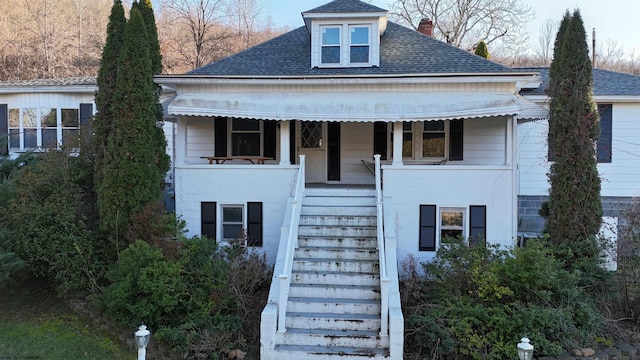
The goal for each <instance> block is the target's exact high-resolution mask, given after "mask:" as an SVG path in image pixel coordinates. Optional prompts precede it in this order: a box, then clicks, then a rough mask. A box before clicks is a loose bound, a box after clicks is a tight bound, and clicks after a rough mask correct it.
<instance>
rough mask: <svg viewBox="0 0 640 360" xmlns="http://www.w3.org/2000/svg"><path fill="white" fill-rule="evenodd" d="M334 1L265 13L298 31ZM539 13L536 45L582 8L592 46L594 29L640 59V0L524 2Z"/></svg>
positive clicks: (276, 5) (308, 0) (376, 1)
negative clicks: (552, 24) (305, 18)
mask: <svg viewBox="0 0 640 360" xmlns="http://www.w3.org/2000/svg"><path fill="white" fill-rule="evenodd" d="M329 1H330V0H265V3H266V8H265V13H266V15H268V16H271V19H272V21H273V23H274V25H277V26H289V27H291V28H297V27H299V26H302V25H303V22H302V16H301V15H300V13H301V12H303V11H306V10H311V9H313V8H315V7H317V6H320V5H322V4H325V3H327V2H329ZM521 1H522V2H523V3H524V4H526V5H529V6H530V7H531V8H532V9H533V11H534V12H535V18H534V19H533V20H532V21H531V23H529V25H528V26H527V28H528V31H529V37H530V40H531V43H532V44H537V41H538V36H539V34H540V28H541V26H542V25H543V24H544V22H545V21H546V20H547V19H551V20H554V21H557V22H559V21H560V20H562V16H563V15H564V12H565V11H566V10H567V9H568V10H569V11H571V12H573V10H574V9H576V8H579V9H580V14H581V15H582V18H583V21H584V26H585V30H586V32H587V35H588V41H587V42H588V43H589V45H591V41H592V39H591V33H592V29H593V28H595V29H596V41H597V44H596V48H599V47H600V46H601V44H602V43H603V42H604V41H605V40H606V39H611V40H614V41H617V42H618V43H619V44H620V45H622V46H623V47H624V50H625V53H626V55H629V54H630V53H631V52H635V54H636V55H637V56H640V19H639V18H638V14H640V1H639V0H605V1H603V0H521ZM391 2H392V1H391V0H373V1H372V4H373V5H376V6H378V7H381V8H383V9H389V7H390V6H389V5H388V4H390V3H391Z"/></svg>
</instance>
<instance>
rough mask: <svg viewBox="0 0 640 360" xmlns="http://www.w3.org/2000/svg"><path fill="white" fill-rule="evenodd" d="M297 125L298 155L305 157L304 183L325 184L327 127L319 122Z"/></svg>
mask: <svg viewBox="0 0 640 360" xmlns="http://www.w3.org/2000/svg"><path fill="white" fill-rule="evenodd" d="M298 123H299V124H300V126H298V128H299V129H300V130H299V131H298V139H297V140H298V141H297V143H298V144H299V145H298V154H300V155H306V157H305V166H306V171H305V177H306V182H307V183H324V182H327V125H326V123H324V122H320V121H300V122H298Z"/></svg>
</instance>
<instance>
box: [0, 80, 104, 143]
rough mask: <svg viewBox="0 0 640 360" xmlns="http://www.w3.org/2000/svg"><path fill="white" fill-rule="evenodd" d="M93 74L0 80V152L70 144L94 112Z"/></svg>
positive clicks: (95, 88)
mask: <svg viewBox="0 0 640 360" xmlns="http://www.w3.org/2000/svg"><path fill="white" fill-rule="evenodd" d="M96 90H97V86H96V80H95V78H94V77H82V78H65V79H38V80H17V81H3V82H0V136H2V137H3V138H4V139H7V140H8V142H3V143H1V145H2V148H0V153H2V154H10V155H14V154H17V153H20V152H23V151H27V150H35V151H38V150H43V149H48V148H57V147H59V146H61V145H64V144H66V143H71V141H72V140H73V138H75V136H76V135H77V132H78V129H79V128H80V126H81V124H86V123H88V121H89V119H90V118H91V117H92V116H93V114H94V108H95V106H94V101H93V98H94V96H95V92H96Z"/></svg>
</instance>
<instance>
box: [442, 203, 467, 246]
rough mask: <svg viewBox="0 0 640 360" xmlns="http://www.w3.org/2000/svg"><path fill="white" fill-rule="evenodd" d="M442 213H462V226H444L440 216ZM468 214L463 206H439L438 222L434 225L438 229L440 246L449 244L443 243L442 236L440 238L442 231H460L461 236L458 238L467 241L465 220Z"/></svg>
mask: <svg viewBox="0 0 640 360" xmlns="http://www.w3.org/2000/svg"><path fill="white" fill-rule="evenodd" d="M444 212H460V213H462V226H444V225H443V223H442V221H443V216H442V214H443V213H444ZM468 213H469V210H468V208H467V207H464V206H440V207H438V222H437V223H436V225H437V227H438V232H437V235H438V242H439V243H440V245H447V244H449V243H447V242H443V241H442V240H443V238H444V237H443V236H442V231H443V230H460V231H461V234H460V236H461V237H462V238H463V239H465V241H468V239H467V237H468V231H467V225H469V224H468V222H469V221H468V219H467V215H468Z"/></svg>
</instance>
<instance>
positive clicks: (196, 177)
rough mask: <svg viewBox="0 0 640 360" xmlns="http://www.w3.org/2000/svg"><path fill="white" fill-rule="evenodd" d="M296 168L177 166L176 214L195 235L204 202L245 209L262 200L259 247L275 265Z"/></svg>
mask: <svg viewBox="0 0 640 360" xmlns="http://www.w3.org/2000/svg"><path fill="white" fill-rule="evenodd" d="M296 171H297V167H296V166H288V167H279V166H275V165H227V164H225V165H208V164H207V165H191V166H182V167H176V170H175V172H176V214H177V215H178V216H179V217H180V218H181V219H182V220H184V221H186V223H187V231H188V233H187V235H188V236H195V235H200V231H201V229H200V224H201V214H200V203H201V202H203V201H215V202H216V203H217V205H218V210H219V206H220V205H223V204H229V205H244V206H245V210H246V203H247V202H254V201H255V202H262V203H263V209H262V210H263V212H262V214H263V219H262V221H263V246H262V248H256V250H257V251H264V252H265V253H266V254H267V260H268V261H269V262H270V263H272V264H273V263H274V262H275V259H276V255H277V252H278V242H279V239H280V228H281V226H282V221H283V219H284V214H285V210H286V206H287V200H288V199H289V196H290V193H291V188H292V186H293V183H294V180H295V175H296ZM256 179H259V181H256ZM218 213H219V211H218ZM219 215H220V214H218V219H220V216H219ZM219 225H220V224H219V222H218V226H219ZM218 234H220V231H218Z"/></svg>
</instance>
